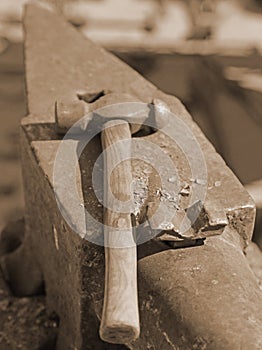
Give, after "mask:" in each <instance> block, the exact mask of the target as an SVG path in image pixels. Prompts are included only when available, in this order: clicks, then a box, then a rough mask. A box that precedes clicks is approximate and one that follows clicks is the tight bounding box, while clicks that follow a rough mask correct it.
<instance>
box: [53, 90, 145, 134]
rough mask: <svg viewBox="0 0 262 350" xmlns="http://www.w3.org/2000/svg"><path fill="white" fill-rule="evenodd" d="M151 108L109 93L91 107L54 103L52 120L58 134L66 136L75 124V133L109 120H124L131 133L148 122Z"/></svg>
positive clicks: (70, 100) (77, 101)
mask: <svg viewBox="0 0 262 350" xmlns="http://www.w3.org/2000/svg"><path fill="white" fill-rule="evenodd" d="M150 112H151V108H150V106H149V105H147V104H145V103H142V102H141V101H139V100H138V99H137V98H136V97H133V96H131V95H128V94H119V93H109V94H107V95H105V96H102V97H100V98H99V99H98V100H96V101H95V102H93V103H86V102H84V101H83V100H80V99H77V98H72V97H71V98H65V99H64V100H62V101H59V102H57V103H56V108H55V117H56V128H57V132H58V133H62V134H64V133H66V132H67V131H68V130H69V129H70V128H71V127H72V126H73V125H74V124H75V123H76V122H78V123H77V127H76V128H75V132H76V133H78V132H82V131H84V130H86V129H87V128H89V127H92V125H95V126H96V127H99V128H100V127H102V125H103V124H104V123H106V122H108V121H109V120H112V119H123V120H126V121H127V122H128V123H129V124H130V129H131V133H132V134H134V133H136V132H138V131H139V130H140V129H141V127H142V126H143V124H144V122H145V121H146V120H147V119H148V118H150Z"/></svg>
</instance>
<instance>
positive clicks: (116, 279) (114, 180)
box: [100, 120, 140, 344]
mask: <svg viewBox="0 0 262 350" xmlns="http://www.w3.org/2000/svg"><path fill="white" fill-rule="evenodd" d="M101 138H102V145H103V149H104V150H107V151H106V152H105V153H104V166H105V175H104V180H105V181H104V200H105V204H106V207H107V208H105V210H104V224H105V225H106V226H105V228H104V239H105V291H104V305H103V312H102V319H101V325H100V337H101V338H102V339H103V340H104V341H107V342H109V343H115V344H125V343H129V342H131V341H133V340H135V339H136V338H137V337H138V336H139V329H140V327H139V312H138V296H137V252H136V244H135V242H134V239H133V234H132V224H131V215H130V213H127V212H126V213H123V212H116V211H115V210H114V209H116V208H117V207H118V204H117V200H120V201H122V202H125V201H128V200H130V199H131V198H132V191H131V181H132V172H131V159H130V157H131V133H130V128H129V125H128V123H127V122H126V121H123V120H117V121H116V120H114V121H109V122H107V123H106V124H105V128H104V130H103V131H102V135H101ZM121 140H122V141H123V140H125V144H123V143H122V144H121V143H119V142H118V141H121ZM117 142H118V143H117ZM110 146H111V147H110ZM108 147H110V148H108ZM122 156H124V157H125V158H126V159H128V160H125V161H123V162H121V159H123V158H121V157H122ZM119 161H120V163H119V164H118V165H117V166H116V167H115V168H114V170H113V171H112V174H111V176H110V174H109V173H108V171H109V168H110V164H116V163H118V162H119ZM110 190H111V193H112V195H113V196H112V195H111V196H110V195H109V191H110ZM114 196H115V197H114ZM123 244H124V246H123ZM121 245H122V247H121ZM114 247H118V248H114Z"/></svg>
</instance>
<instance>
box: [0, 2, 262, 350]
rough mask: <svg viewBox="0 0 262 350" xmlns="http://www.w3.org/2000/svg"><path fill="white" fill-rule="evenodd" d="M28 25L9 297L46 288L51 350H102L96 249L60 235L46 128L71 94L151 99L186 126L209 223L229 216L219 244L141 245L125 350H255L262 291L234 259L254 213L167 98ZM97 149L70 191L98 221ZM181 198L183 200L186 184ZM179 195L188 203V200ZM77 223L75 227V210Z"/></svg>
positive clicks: (91, 50)
mask: <svg viewBox="0 0 262 350" xmlns="http://www.w3.org/2000/svg"><path fill="white" fill-rule="evenodd" d="M25 28H26V32H27V40H26V68H27V91H28V108H29V116H28V117H27V118H25V119H24V120H23V122H22V132H21V140H22V156H23V172H24V184H25V189H26V190H25V199H26V206H27V214H26V225H27V226H26V227H27V231H26V236H25V240H24V243H23V246H22V247H21V248H19V249H18V250H17V251H16V252H15V255H13V256H12V255H10V256H7V257H6V258H5V260H4V266H5V273H6V276H8V277H9V279H10V281H11V283H12V279H13V274H12V271H11V270H10V268H9V267H10V266H14V265H16V267H17V269H18V271H19V272H20V273H19V280H18V281H16V284H15V283H13V284H12V285H13V288H14V290H15V291H16V292H18V293H20V294H33V293H35V292H36V291H37V290H38V288H39V287H40V286H41V283H42V278H43V279H44V281H45V288H46V292H47V305H48V309H49V311H55V312H56V313H57V314H58V315H59V317H60V327H59V336H58V341H57V348H58V349H63V350H64V349H94V348H95V349H106V348H107V347H108V345H107V344H106V343H103V342H101V341H99V339H98V319H99V318H100V316H101V308H102V300H103V292H102V291H103V281H104V257H103V249H102V247H98V246H96V245H94V244H91V243H89V242H88V241H86V240H84V239H81V238H80V237H79V236H78V235H76V234H75V233H74V232H73V231H72V230H71V229H70V228H69V226H68V225H67V224H66V223H65V221H64V219H63V217H62V215H61V213H60V211H59V210H58V207H57V203H56V201H55V197H54V192H53V182H52V179H53V177H52V174H53V165H54V159H55V155H56V151H57V148H58V146H59V144H60V140H59V137H57V135H56V133H55V127H54V123H55V113H54V106H55V101H57V100H60V99H64V98H65V96H69V97H70V96H71V97H74V96H75V94H76V93H77V92H78V91H83V90H84V91H86V92H90V93H92V92H94V91H100V90H103V89H107V90H112V89H113V91H114V92H121V93H128V94H132V95H134V96H137V97H138V98H139V99H140V100H142V101H143V102H146V103H150V102H151V101H152V100H153V99H154V98H160V99H161V100H163V101H164V102H165V103H166V104H167V105H168V107H169V108H170V110H171V111H172V112H173V113H174V114H176V115H177V116H178V117H179V118H181V119H182V120H183V121H184V122H185V123H186V124H187V125H188V126H189V128H190V129H191V130H192V131H193V133H194V135H195V137H196V138H197V140H198V142H199V144H200V146H201V148H202V151H203V153H204V156H205V160H206V163H207V167H208V170H209V171H208V192H207V197H206V209H207V211H209V213H211V215H210V221H211V222H213V219H212V217H214V215H213V214H212V212H214V211H216V210H217V209H219V211H218V212H219V213H220V215H221V216H220V220H221V222H225V216H226V219H227V220H228V225H227V228H226V229H225V230H224V232H223V233H222V235H220V236H219V237H210V238H207V239H206V241H205V244H203V245H201V246H198V247H192V248H187V249H183V250H172V249H169V247H168V246H167V245H165V244H163V243H161V242H155V241H151V242H149V243H146V244H144V245H141V246H140V247H139V249H138V255H139V257H140V260H139V268H138V275H139V293H140V294H139V296H140V298H139V299H140V313H141V337H140V338H139V340H138V341H137V342H135V343H134V344H128V347H129V348H130V349H141V350H142V349H143V350H144V349H146V348H148V349H192V348H196V349H208V348H210V349H211V348H212V349H215V350H216V349H221V344H223V345H225V348H227V349H233V350H234V349H236V350H237V349H239V348H241V347H242V348H244V349H250V350H251V349H259V348H261V346H262V345H261V343H262V338H261V327H262V319H261V315H260V314H259V312H258V311H257V310H259V309H260V308H261V307H262V294H261V291H260V289H259V286H258V283H257V280H256V278H255V276H254V275H253V273H252V271H251V270H250V268H249V266H248V263H247V261H246V258H245V256H244V255H243V252H242V250H243V248H244V247H245V246H246V245H247V242H248V239H249V238H250V237H251V235H252V229H253V223H254V214H255V210H254V204H253V202H252V200H251V199H250V197H249V195H248V194H247V192H246V191H245V190H244V189H243V187H242V186H241V184H240V183H239V181H238V180H237V179H236V177H235V176H234V175H233V173H232V172H231V171H230V170H229V169H228V168H227V167H226V165H225V163H224V161H223V160H222V158H221V157H220V156H219V155H218V154H217V153H216V152H215V150H214V148H213V147H212V145H211V144H210V143H209V142H208V141H207V140H206V138H205V137H204V135H203V134H202V133H201V131H200V129H199V128H198V127H197V126H196V124H194V123H193V122H192V120H191V117H190V116H189V114H188V113H187V112H186V110H185V109H184V107H183V106H182V105H181V103H180V102H179V101H178V100H177V99H176V98H175V97H172V96H168V95H165V94H164V93H162V92H161V91H158V90H157V89H156V88H155V87H154V86H153V85H152V84H150V83H148V82H147V81H146V80H144V79H143V78H142V77H141V76H139V75H138V74H137V73H136V72H134V71H133V70H132V69H130V68H129V67H128V66H126V65H125V64H123V63H122V62H120V61H119V60H118V59H116V58H115V57H113V56H112V55H110V54H108V53H106V52H105V51H104V50H103V49H101V48H98V47H97V46H95V45H94V44H93V43H91V42H89V41H88V40H86V39H84V38H83V37H82V36H81V35H79V33H77V31H76V30H75V29H73V28H71V27H70V26H69V25H68V24H66V23H65V22H64V21H63V20H62V19H60V18H58V17H57V16H56V15H54V14H53V13H51V12H48V11H46V10H43V9H41V8H38V7H35V6H32V5H31V6H29V7H28V8H27V12H26V17H25ZM50 32H51V33H52V35H51V34H49V33H50ZM148 137H149V138H150V139H151V140H152V141H153V142H154V143H155V144H156V145H158V146H159V147H160V148H163V149H165V151H166V152H168V154H170V155H171V159H176V166H177V170H178V172H179V175H180V176H181V179H182V181H183V182H185V183H189V182H190V171H189V169H188V166H187V164H186V161H185V160H183V156H182V155H181V151H180V150H179V149H178V147H176V146H174V145H173V144H171V143H169V142H168V140H167V139H166V138H164V137H163V136H161V134H159V133H155V134H152V135H149V136H148ZM99 152H100V144H99V141H98V140H97V139H94V140H92V142H90V144H89V145H88V147H87V148H86V149H85V151H84V152H83V154H82V156H81V159H80V168H81V164H85V167H86V169H88V168H89V169H90V172H87V173H86V174H83V173H81V179H80V178H78V183H77V185H78V188H79V190H80V194H81V195H82V196H83V199H84V200H85V205H86V206H87V207H88V208H89V210H90V211H91V212H92V214H93V215H94V217H96V218H97V219H100V220H101V217H102V209H101V208H100V209H99V207H98V206H97V200H96V198H95V195H94V193H93V192H92V190H90V189H89V187H90V181H91V176H90V174H91V169H92V165H93V163H94V161H95V159H96V158H97V156H98V155H99ZM178 159H179V161H177V160H178ZM133 166H134V168H133V169H134V174H135V173H136V172H137V173H138V175H139V173H141V171H143V167H141V164H137V165H136V164H134V165H133ZM80 180H81V181H80ZM218 184H219V185H218ZM198 185H201V183H200V184H198ZM182 190H183V192H184V194H185V193H187V191H188V187H187V186H184V188H183V189H182ZM183 198H184V199H183V200H185V201H186V200H187V196H186V195H185V196H183ZM220 209H221V210H220ZM79 215H80V216H79V220H82V219H83V218H82V217H81V216H82V215H83V214H82V212H81V213H79ZM217 217H219V216H215V219H216V218H217ZM36 218H37V220H36ZM92 229H94V228H92V227H90V228H89V230H90V231H92ZM25 262H26V264H25ZM41 277H42V278H41ZM218 301H219V302H218ZM203 315H204V316H205V317H203ZM240 330H241V331H240Z"/></svg>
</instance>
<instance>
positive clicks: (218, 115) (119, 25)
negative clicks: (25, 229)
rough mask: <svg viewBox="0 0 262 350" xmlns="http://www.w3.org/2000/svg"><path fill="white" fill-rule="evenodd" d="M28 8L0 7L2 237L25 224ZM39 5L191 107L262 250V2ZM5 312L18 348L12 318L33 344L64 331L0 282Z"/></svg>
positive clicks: (11, 0) (133, 0)
mask: <svg viewBox="0 0 262 350" xmlns="http://www.w3.org/2000/svg"><path fill="white" fill-rule="evenodd" d="M25 2H26V1H25V0H0V121H1V127H0V231H1V229H2V228H3V227H4V226H5V225H6V224H7V223H8V222H10V221H11V220H12V221H13V220H16V219H17V218H20V217H22V216H23V189H22V179H21V170H20V155H19V136H18V134H19V121H20V119H21V118H22V117H23V116H25V115H26V113H27V108H26V98H25V91H24V65H23V28H22V12H23V4H24V3H25ZM41 2H42V3H44V4H45V5H46V6H56V7H57V8H58V10H59V12H61V15H63V16H65V17H66V18H67V19H68V21H69V22H71V23H72V24H74V25H75V26H76V27H77V28H79V30H80V31H82V32H83V34H84V35H86V36H87V37H89V38H90V39H92V40H93V41H95V42H97V43H100V44H101V45H103V46H104V47H105V48H107V49H109V50H111V51H112V52H114V53H115V54H117V55H118V56H119V57H120V58H121V59H123V60H125V61H126V62H127V63H128V64H130V65H131V66H132V67H134V68H135V69H136V70H138V71H139V72H140V73H141V74H142V75H144V76H145V77H146V78H147V79H149V80H150V81H152V82H153V83H154V84H155V85H156V86H158V87H159V88H160V89H161V90H163V91H165V92H167V93H170V94H173V95H175V96H177V97H178V98H180V99H181V100H182V101H183V103H184V104H185V105H186V107H187V108H188V110H189V111H190V113H191V115H192V116H193V118H194V120H195V121H196V122H197V123H198V124H199V126H200V127H201V128H202V130H203V131H204V133H205V134H206V136H207V137H208V138H209V139H210V140H211V142H212V143H213V145H214V146H215V148H216V150H217V151H218V152H219V153H220V154H221V155H222V156H223V158H224V159H225V161H226V162H227V164H228V165H229V166H230V168H231V169H232V170H233V171H234V172H235V173H236V175H237V176H238V177H239V179H240V180H241V182H242V183H243V184H244V185H245V186H246V187H247V188H248V190H249V191H250V193H251V194H252V195H253V197H254V199H255V201H256V204H257V207H258V216H257V226H256V233H255V236H254V237H255V240H256V242H257V243H258V244H259V245H260V247H262V238H261V236H262V235H261V236H260V235H259V233H260V232H261V231H262V230H261V221H262V220H261V208H262V180H261V179H262V162H261V150H262V108H261V106H262V59H261V55H262V35H261V33H262V1H261V0H238V1H237V0H180V1H179V0H96V1H95V0H90V1H89V0H86V1H84V0H82V1H78V0H74V1H73V0H72V1H70V0H68V1H63V0H56V1H55V0H53V1H52V0H46V1H41ZM259 209H260V210H259ZM20 225H22V223H21V222H20ZM10 229H15V228H10ZM261 234H262V232H261ZM0 253H1V251H0ZM3 296H5V298H4V297H3ZM29 303H30V305H32V310H33V312H34V314H33V315H32V316H31V321H32V320H33V321H32V322H31V321H30V319H28V316H26V317H24V316H23V315H24V314H23V313H25V312H26V310H28V305H29ZM10 305H11V310H10ZM7 309H8V313H6V314H5V311H6V310H7ZM0 310H1V311H3V313H1V316H0V323H2V324H5V330H0V337H4V336H5V335H4V334H5V331H6V332H7V331H8V332H13V334H14V338H15V337H18V338H19V337H20V340H21V339H22V340H21V344H22V343H23V342H25V341H26V340H25V339H26V338H27V337H28V336H29V335H28V334H20V328H19V325H18V324H16V323H17V321H15V320H17V319H14V318H12V314H13V315H17V313H18V312H19V313H20V317H19V321H18V323H19V322H24V323H25V322H27V323H28V324H27V328H26V327H24V328H26V329H27V333H29V334H31V335H30V336H31V337H32V336H33V337H34V339H35V342H39V344H41V339H42V338H43V339H44V338H45V336H46V333H50V334H52V337H55V329H56V322H55V320H54V321H53V322H51V321H50V320H48V321H47V320H46V319H45V317H46V316H45V313H44V304H43V298H42V297H38V298H32V299H30V301H29V300H28V299H26V298H22V299H19V300H18V299H15V298H13V297H12V296H11V295H10V293H9V291H8V289H7V287H6V285H5V284H4V282H3V281H2V280H1V279H0ZM1 319H2V320H1ZM36 321H37V322H36ZM28 329H30V331H28ZM52 337H51V338H50V339H51V340H50V341H52V339H53V338H52ZM30 341H32V339H31V340H30ZM42 346H45V347H43V349H44V348H47V347H46V346H47V345H46V344H45V345H42Z"/></svg>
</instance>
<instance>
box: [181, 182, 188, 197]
mask: <svg viewBox="0 0 262 350" xmlns="http://www.w3.org/2000/svg"><path fill="white" fill-rule="evenodd" d="M179 194H181V196H189V194H190V186H189V184H185V185H184V186H183V187H182V189H181V190H180V191H179Z"/></svg>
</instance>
